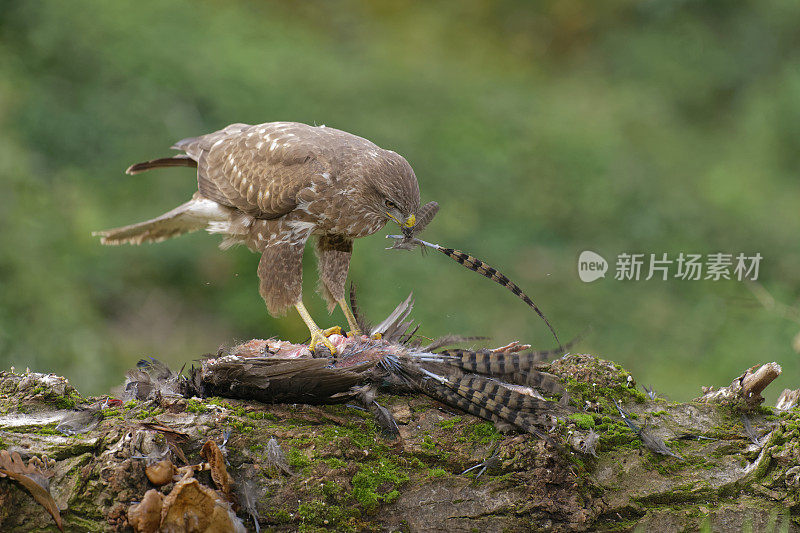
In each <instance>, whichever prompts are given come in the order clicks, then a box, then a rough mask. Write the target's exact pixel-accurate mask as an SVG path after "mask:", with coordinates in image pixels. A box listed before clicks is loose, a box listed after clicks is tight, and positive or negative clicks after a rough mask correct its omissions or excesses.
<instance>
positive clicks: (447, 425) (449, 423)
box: [436, 416, 462, 429]
mask: <svg viewBox="0 0 800 533" xmlns="http://www.w3.org/2000/svg"><path fill="white" fill-rule="evenodd" d="M461 420H462V418H461V417H460V416H454V417H452V418H448V419H447V420H441V421H439V422H437V424H436V425H437V426H439V427H440V428H443V429H452V428H453V427H454V426H455V425H456V424H458V423H459V422H461Z"/></svg>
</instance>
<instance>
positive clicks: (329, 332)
mask: <svg viewBox="0 0 800 533" xmlns="http://www.w3.org/2000/svg"><path fill="white" fill-rule="evenodd" d="M322 334H323V335H325V336H326V337H330V336H331V335H341V334H342V328H340V327H339V326H333V327H331V328H328V329H325V330H323V331H322Z"/></svg>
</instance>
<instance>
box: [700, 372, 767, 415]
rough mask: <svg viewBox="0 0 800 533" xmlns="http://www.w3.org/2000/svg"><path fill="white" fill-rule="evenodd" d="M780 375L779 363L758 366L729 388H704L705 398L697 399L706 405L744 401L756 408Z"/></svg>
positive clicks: (745, 373) (733, 382)
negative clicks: (763, 394) (766, 390)
mask: <svg viewBox="0 0 800 533" xmlns="http://www.w3.org/2000/svg"><path fill="white" fill-rule="evenodd" d="M780 375H781V365H779V364H778V363H775V362H772V363H766V364H764V365H761V366H758V365H756V366H754V367H751V368H748V369H747V370H745V372H744V373H743V374H742V375H741V376H739V377H737V378H736V379H734V380H733V381H732V382H731V384H730V385H729V386H727V387H722V388H720V389H715V388H714V387H703V396H701V397H700V398H697V401H700V402H706V403H713V402H736V401H744V402H745V404H746V406H747V407H755V406H757V405H760V404H761V403H762V402H763V401H764V398H763V397H762V396H761V392H762V391H763V390H764V389H765V388H767V385H769V384H770V383H772V382H773V381H774V380H775V378H777V377H778V376H780Z"/></svg>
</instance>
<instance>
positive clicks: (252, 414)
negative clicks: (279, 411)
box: [246, 411, 279, 422]
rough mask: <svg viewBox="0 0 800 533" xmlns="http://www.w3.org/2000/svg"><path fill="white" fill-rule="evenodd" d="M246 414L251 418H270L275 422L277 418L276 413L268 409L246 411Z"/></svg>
mask: <svg viewBox="0 0 800 533" xmlns="http://www.w3.org/2000/svg"><path fill="white" fill-rule="evenodd" d="M246 416H247V418H249V419H251V420H272V421H273V422H277V421H278V420H279V418H278V417H277V416H276V415H274V414H273V413H270V412H268V411H251V412H249V413H247V414H246Z"/></svg>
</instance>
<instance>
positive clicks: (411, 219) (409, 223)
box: [386, 213, 417, 229]
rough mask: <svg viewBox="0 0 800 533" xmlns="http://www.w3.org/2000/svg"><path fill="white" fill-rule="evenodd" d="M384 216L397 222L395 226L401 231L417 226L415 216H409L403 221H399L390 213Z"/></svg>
mask: <svg viewBox="0 0 800 533" xmlns="http://www.w3.org/2000/svg"><path fill="white" fill-rule="evenodd" d="M386 215H387V216H388V217H389V218H391V219H392V220H394V221H395V222H397V225H398V226H400V227H401V228H402V229H409V228H413V227H414V226H415V225H416V224H417V217H416V216H415V215H413V214H412V215H409V216H408V218H407V219H405V220H404V221H402V222H401V221H400V220H399V219H398V218H397V217H396V216H394V215H392V214H391V213H386Z"/></svg>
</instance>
